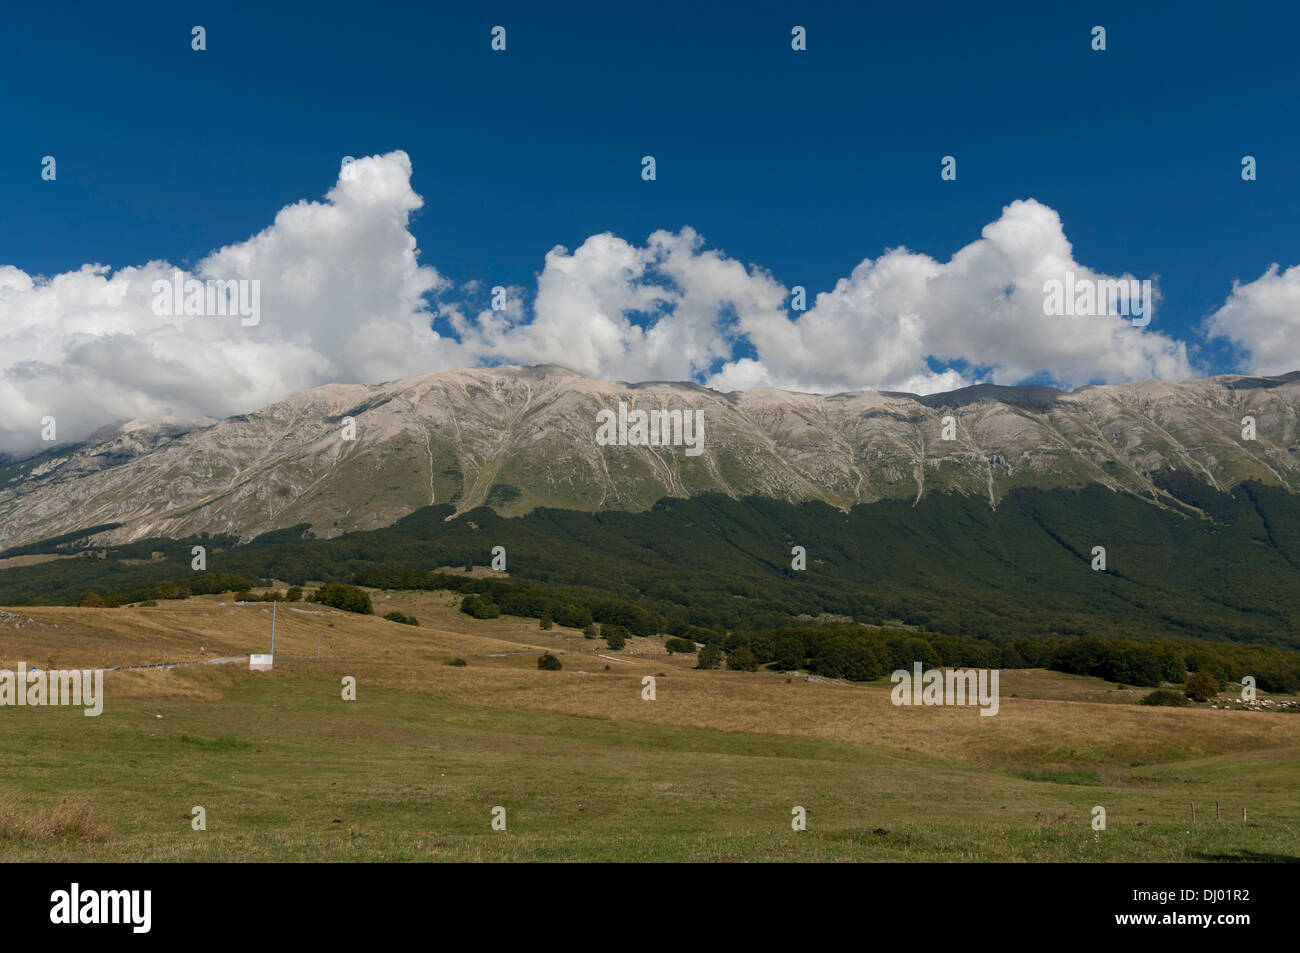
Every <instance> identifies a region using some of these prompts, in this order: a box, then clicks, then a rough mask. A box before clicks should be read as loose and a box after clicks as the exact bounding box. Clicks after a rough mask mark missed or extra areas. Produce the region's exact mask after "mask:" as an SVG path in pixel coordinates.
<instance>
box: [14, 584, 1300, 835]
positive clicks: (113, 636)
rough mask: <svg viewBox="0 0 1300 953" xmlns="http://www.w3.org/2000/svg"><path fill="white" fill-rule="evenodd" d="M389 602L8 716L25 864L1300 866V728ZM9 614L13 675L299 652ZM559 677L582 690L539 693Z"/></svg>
mask: <svg viewBox="0 0 1300 953" xmlns="http://www.w3.org/2000/svg"><path fill="white" fill-rule="evenodd" d="M372 596H373V598H374V599H375V608H376V611H377V613H379V615H376V616H372V617H363V616H356V615H350V614H346V613H342V612H337V611H335V610H332V609H328V608H323V607H320V606H315V605H310V604H298V605H295V606H289V605H286V604H281V606H280V607H279V611H278V622H277V630H276V662H275V670H274V671H273V672H269V673H264V672H250V671H248V668H247V664H246V663H243V664H222V665H189V666H183V667H177V668H172V669H150V670H140V671H119V672H110V673H109V674H108V675H107V676H106V682H105V684H106V700H105V704H104V712H103V714H102V715H101V716H100V717H98V718H87V717H84V716H83V714H82V712H81V710H80V709H74V708H8V707H7V708H0V719H3V727H4V730H3V731H0V860H8V861H14V860H79V861H84V860H92V861H95V860H103V861H122V860H128V861H129V860H218V861H227V860H663V861H675V860H710V861H714V860H758V861H761V860H891V861H908V860H951V861H969V860H980V861H988V860H1029V861H1070V860H1086V861H1104V860H1118V861H1156V860H1175V861H1183V860H1208V861H1216V860H1297V859H1300V847H1298V846H1297V845H1298V844H1300V795H1297V793H1296V792H1297V791H1298V790H1300V717H1297V716H1296V715H1288V714H1279V713H1260V712H1246V711H1223V710H1215V709H1211V708H1208V707H1194V708H1188V709H1168V708H1149V707H1145V706H1139V705H1137V704H1136V701H1137V698H1138V697H1140V695H1141V694H1142V692H1141V691H1138V690H1122V689H1119V688H1118V687H1117V686H1115V685H1112V684H1108V683H1105V682H1102V681H1100V680H1097V679H1092V678H1079V677H1074V676H1067V675H1062V674H1059V673H1054V672H1048V671H1042V670H1032V671H1007V672H1004V673H1003V677H1002V686H1001V689H1002V691H1001V695H1002V700H1001V706H1000V712H999V714H998V715H997V716H996V717H980V716H979V714H978V709H977V708H973V707H972V708H951V707H949V708H944V707H931V708H898V707H894V706H893V705H891V704H890V701H889V689H890V687H891V686H890V685H889V683H888V681H881V682H878V683H873V684H868V685H854V684H842V683H838V682H833V681H827V680H819V679H809V678H807V677H805V676H803V675H798V674H796V675H785V674H778V673H773V672H758V673H752V674H749V673H739V672H726V671H712V672H700V671H695V670H693V669H692V668H691V666H692V665H693V664H694V657H693V656H691V657H689V658H688V657H683V656H668V655H666V654H665V653H664V650H663V645H662V640H658V639H633V640H631V642H630V643H629V646H628V648H627V649H625V650H624V651H622V652H612V651H610V650H608V649H607V648H605V645H604V642H603V641H601V642H594V641H591V640H586V639H584V638H583V636H582V634H581V633H580V632H577V631H573V630H565V629H561V628H556V629H554V630H551V631H549V632H544V631H541V630H539V629H538V628H537V625H536V622H534V621H531V620H523V619H513V618H509V617H503V618H500V619H493V620H474V619H470V618H468V617H467V616H464V615H462V614H460V613H459V612H457V611H456V606H457V605H458V599H457V598H456V597H454V596H453V595H451V594H448V593H391V594H389V593H382V592H376V593H372ZM393 609H398V610H400V611H402V612H406V613H408V614H412V615H415V616H417V617H418V618H419V619H420V623H421V624H420V626H419V627H410V626H403V625H398V624H396V623H392V622H387V621H385V620H383V619H382V618H381V617H380V616H381V615H382V614H383V613H384V612H388V611H391V610H393ZM8 611H9V612H12V613H14V614H17V615H19V616H21V618H22V622H21V623H20V624H19V625H20V627H18V628H14V627H12V623H9V624H7V625H5V626H3V627H0V669H13V668H14V667H15V666H16V665H17V663H18V661H20V660H24V661H26V662H27V663H28V664H29V665H33V664H35V665H40V666H42V667H43V666H45V665H47V664H50V665H53V666H54V667H56V668H84V667H103V666H121V665H140V664H149V663H156V662H162V661H169V662H197V661H201V660H203V659H205V658H207V659H210V658H213V657H222V656H235V655H247V654H248V653H249V652H250V651H251V652H259V651H266V648H267V645H268V642H269V635H270V606H269V605H263V604H256V603H254V604H248V605H243V606H236V605H234V604H233V603H230V602H229V601H228V600H227V601H224V602H223V600H222V599H220V598H217V597H205V598H196V599H191V600H187V601H184V602H164V603H162V604H160V605H159V606H157V607H156V608H155V607H150V608H134V607H128V608H121V609H75V608H40V609H10V610H8ZM29 617H30V618H31V619H32V620H33V621H32V622H31V623H30V624H29V623H27V621H26V620H27V619H28V618H29ZM318 633H319V634H320V647H321V658H320V660H316V658H315V654H316V647H317V635H318ZM566 648H568V649H570V651H569V654H567V655H566V654H563V653H564V652H565V649H566ZM543 650H549V651H552V652H554V653H556V654H557V655H558V656H559V657H560V659H561V660H562V661H563V663H564V670H563V671H561V672H542V671H538V670H537V668H536V659H537V656H538V655H539V654H540V653H541V652H542V651H543ZM457 655H462V656H463V657H464V658H465V659H466V660H467V661H468V665H467V666H465V667H453V666H450V665H448V664H446V663H447V662H448V661H450V660H451V659H452V658H454V657H455V656H457ZM645 675H655V676H656V678H657V685H656V689H657V698H656V699H655V700H654V701H646V700H643V699H642V697H641V692H642V683H641V679H642V677H643V676H645ZM345 676H351V677H353V678H355V679H356V682H357V698H356V700H355V701H344V700H343V699H342V697H341V682H342V680H343V678H344V677H345ZM1216 801H1217V802H1219V804H1220V806H1221V809H1222V819H1220V820H1217V821H1216V819H1215V802H1216ZM1192 803H1195V804H1196V808H1197V819H1196V821H1195V823H1193V821H1192V817H1191V805H1192ZM195 805H201V806H202V807H203V808H204V809H205V810H206V816H207V829H206V830H205V831H194V830H192V829H191V824H190V821H189V815H190V812H191V809H192V807H194V806H195ZM1097 805H1100V806H1102V807H1104V808H1105V809H1106V812H1107V827H1106V830H1105V831H1102V832H1099V831H1094V830H1093V829H1092V825H1091V820H1092V809H1093V807H1094V806H1097ZM795 806H801V807H803V808H805V809H806V812H807V830H804V831H798V832H796V831H794V830H792V829H791V817H792V815H791V810H792V808H794V807H795ZM495 807H502V808H504V809H505V816H506V830H504V831H495V830H493V829H492V826H491V821H492V811H493V808H495ZM1243 807H1244V808H1247V809H1248V812H1249V813H1248V820H1247V822H1246V823H1243V822H1242V817H1241V812H1242V808H1243Z"/></svg>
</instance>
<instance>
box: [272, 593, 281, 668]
mask: <svg viewBox="0 0 1300 953" xmlns="http://www.w3.org/2000/svg"><path fill="white" fill-rule="evenodd" d="M279 604H280V601H279V600H278V599H277V600H276V601H274V602H272V603H271V657H272V658H275V607H276V606H278V605H279Z"/></svg>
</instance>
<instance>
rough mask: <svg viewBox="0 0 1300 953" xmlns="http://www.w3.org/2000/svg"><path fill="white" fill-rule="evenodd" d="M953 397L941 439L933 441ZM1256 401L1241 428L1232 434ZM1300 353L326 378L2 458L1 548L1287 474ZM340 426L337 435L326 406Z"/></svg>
mask: <svg viewBox="0 0 1300 953" xmlns="http://www.w3.org/2000/svg"><path fill="white" fill-rule="evenodd" d="M620 401H622V402H625V403H626V404H627V405H628V406H629V408H632V409H642V410H654V409H657V410H688V409H689V410H700V411H702V412H703V415H704V442H703V452H702V453H701V454H699V455H698V456H689V455H687V454H686V453H685V448H684V447H682V446H663V447H649V446H618V445H611V446H601V445H599V444H598V443H597V442H596V439H595V434H596V430H597V414H598V412H599V411H601V410H611V411H614V412H616V413H617V411H618V405H619V402H620ZM948 415H951V417H952V418H953V420H952V427H953V439H951V440H945V439H943V429H944V420H943V418H944V417H945V416H948ZM1247 416H1249V417H1253V418H1254V419H1255V426H1256V434H1257V435H1256V439H1254V440H1247V439H1243V436H1242V429H1243V428H1242V418H1243V417H1247ZM1298 416H1300V372H1296V373H1293V374H1288V375H1285V376H1283V377H1275V378H1251V377H1239V376H1223V377H1215V378H1210V379H1207V380H1196V381H1185V382H1182V383H1163V382H1159V381H1148V382H1143V383H1133V384H1119V385H1108V386H1094V387H1084V388H1080V389H1078V390H1076V391H1073V392H1064V391H1060V390H1056V389H1054V388H1050V387H999V386H994V385H977V386H975V387H968V388H964V389H962V390H958V391H953V392H951V393H946V394H935V395H929V396H925V397H918V396H916V395H912V394H899V393H887V392H878V391H861V392H855V393H846V394H832V395H815V394H799V393H789V392H785V391H779V390H753V391H744V392H737V393H731V394H723V393H718V392H716V391H712V390H708V389H706V388H703V387H700V386H698V385H695V384H689V383H646V384H621V383H611V382H608V381H602V380H594V379H592V378H589V377H585V376H583V375H581V374H576V373H574V372H572V371H568V370H565V369H563V368H560V367H556V366H553V365H545V366H538V367H494V368H477V369H469V370H458V371H449V372H445V373H439V374H430V375H426V376H423V377H416V378H411V379H408V380H403V381H395V382H390V383H385V384H378V385H373V386H362V385H329V386H325V387H320V388H316V389H314V390H311V391H307V392H306V393H303V394H299V395H297V396H295V397H292V398H289V399H288V400H283V401H280V402H279V403H276V404H272V405H271V406H269V407H266V408H264V409H262V410H260V411H257V412H256V413H252V414H248V415H246V416H240V417H232V418H229V419H226V420H220V421H205V422H203V423H202V424H200V425H196V426H194V427H190V428H185V427H178V426H176V425H175V424H150V423H140V422H133V423H132V424H129V425H126V426H124V427H122V428H121V429H120V430H117V431H115V432H112V433H109V434H100V435H98V436H97V437H96V438H94V439H92V440H89V441H87V442H85V443H84V444H80V445H76V446H70V447H61V448H55V449H52V450H48V451H45V452H43V453H41V454H38V455H36V456H33V457H29V458H27V459H24V460H18V461H9V462H7V463H6V464H5V465H3V466H0V549H4V548H9V547H13V546H17V545H21V544H25V543H30V542H33V541H36V540H40V539H46V538H49V537H53V536H57V535H61V534H65V533H69V532H73V531H78V530H84V529H88V528H91V527H96V526H102V525H105V524H111V523H117V524H121V525H120V526H118V527H117V528H114V529H112V530H108V531H105V532H103V533H101V534H100V536H101V537H102V538H103V539H104V540H111V541H115V542H116V541H123V540H132V539H140V538H145V537H150V536H171V537H180V536H185V535H189V534H191V533H200V532H208V533H231V534H235V535H238V536H240V537H243V538H251V537H253V536H256V535H258V534H260V533H263V532H266V531H268V530H271V529H276V528H280V527H285V526H292V525H296V524H300V523H310V524H311V526H312V531H313V532H314V533H315V534H317V535H320V536H333V535H338V534H341V533H344V532H348V531H352V530H358V529H370V528H375V527H380V526H386V525H389V524H391V523H392V522H393V521H395V520H396V519H398V518H399V517H401V516H403V515H405V514H407V513H409V512H411V511H412V510H414V509H417V508H418V507H421V506H425V505H428V504H430V503H452V504H454V505H455V506H456V512H457V513H458V514H459V513H463V512H465V511H466V510H468V509H471V508H473V507H476V506H480V505H483V504H486V505H489V506H491V507H493V508H494V509H496V510H497V511H498V512H501V513H502V514H505V515H515V514H519V513H522V512H526V511H528V510H530V509H532V508H534V507H538V506H551V507H564V508H570V509H581V510H598V509H624V510H639V509H645V508H647V507H649V506H651V505H653V504H654V503H655V501H657V500H659V499H660V498H662V497H665V496H689V495H692V494H695V493H700V492H704V491H709V490H714V491H721V492H724V493H728V494H732V495H735V496H745V495H758V496H766V497H773V498H777V499H782V500H790V501H800V500H823V501H826V502H828V503H831V504H834V505H837V506H843V507H847V506H851V505H852V504H854V503H859V502H868V501H872V500H878V499H882V498H907V499H914V500H919V499H921V498H922V496H923V495H924V494H926V493H928V492H930V491H933V490H954V491H957V492H961V493H964V494H971V495H977V496H979V497H981V498H984V499H987V500H988V502H989V504H990V505H991V506H996V505H997V503H998V501H999V499H1000V498H1001V497H1002V496H1003V495H1004V494H1005V493H1007V492H1008V491H1009V490H1011V489H1013V488H1016V487H1021V486H1036V487H1044V488H1048V487H1061V486H1082V485H1085V484H1087V483H1100V484H1103V485H1105V486H1108V487H1111V488H1113V489H1115V490H1117V491H1126V492H1131V493H1135V494H1139V495H1144V496H1146V497H1148V498H1149V499H1151V501H1152V503H1153V505H1162V504H1163V503H1164V502H1165V501H1166V500H1167V497H1166V496H1165V495H1164V494H1163V493H1162V491H1161V490H1160V489H1158V487H1157V486H1156V484H1155V482H1153V477H1154V476H1155V475H1156V474H1158V473H1159V472H1160V471H1163V470H1181V471H1185V472H1187V473H1190V474H1192V475H1193V476H1195V477H1196V478H1197V479H1199V480H1202V481H1204V482H1206V483H1208V484H1210V485H1212V486H1215V487H1218V488H1220V489H1229V488H1231V487H1232V486H1234V485H1236V484H1238V483H1240V482H1242V481H1244V480H1258V481H1261V482H1264V483H1269V484H1274V485H1284V486H1285V487H1287V488H1288V489H1289V490H1291V491H1292V492H1296V491H1297V490H1300V452H1297V451H1300V447H1298V446H1297V443H1298V441H1300V437H1298V436H1297V417H1298ZM349 417H350V418H352V420H353V421H354V423H355V439H351V440H349V439H345V438H344V435H345V418H349Z"/></svg>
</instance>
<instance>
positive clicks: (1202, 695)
mask: <svg viewBox="0 0 1300 953" xmlns="http://www.w3.org/2000/svg"><path fill="white" fill-rule="evenodd" d="M1217 694H1219V680H1218V679H1217V678H1215V677H1214V673H1213V672H1211V671H1210V670H1209V669H1204V668H1203V669H1201V670H1200V671H1199V672H1193V673H1192V674H1191V675H1190V676H1189V677H1188V679H1187V697H1188V698H1190V699H1191V700H1192V701H1194V702H1208V701H1209V700H1210V699H1211V698H1213V697H1214V696H1215V695H1217Z"/></svg>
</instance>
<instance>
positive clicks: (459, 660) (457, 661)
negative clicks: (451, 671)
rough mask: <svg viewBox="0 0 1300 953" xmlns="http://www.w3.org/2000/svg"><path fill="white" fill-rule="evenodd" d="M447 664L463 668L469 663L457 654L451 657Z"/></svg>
mask: <svg viewBox="0 0 1300 953" xmlns="http://www.w3.org/2000/svg"><path fill="white" fill-rule="evenodd" d="M447 664H448V665H454V666H456V668H464V667H465V666H466V665H468V664H469V662H466V661H465V660H464V659H463V658H461V657H460V656H459V655H458V656H456V657H455V658H454V659H452V660H451V661H450V662H448V663H447Z"/></svg>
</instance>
